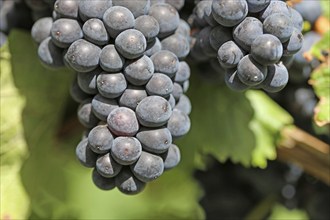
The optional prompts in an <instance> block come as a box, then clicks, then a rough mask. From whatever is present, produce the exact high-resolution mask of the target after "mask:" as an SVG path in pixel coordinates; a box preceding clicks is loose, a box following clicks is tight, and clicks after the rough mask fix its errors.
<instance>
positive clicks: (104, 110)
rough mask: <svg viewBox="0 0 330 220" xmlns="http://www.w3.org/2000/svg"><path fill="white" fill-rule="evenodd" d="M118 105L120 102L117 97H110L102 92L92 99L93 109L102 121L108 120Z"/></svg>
mask: <svg viewBox="0 0 330 220" xmlns="http://www.w3.org/2000/svg"><path fill="white" fill-rule="evenodd" d="M118 107H119V105H118V102H117V101H116V100H115V99H108V98H105V97H103V96H101V95H100V94H97V95H96V96H94V98H93V100H92V111H93V113H94V115H95V116H96V117H97V118H99V119H100V120H102V121H107V118H108V115H109V114H110V112H112V110H114V109H116V108H118Z"/></svg>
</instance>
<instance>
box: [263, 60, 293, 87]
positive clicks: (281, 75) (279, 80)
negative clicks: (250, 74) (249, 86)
mask: <svg viewBox="0 0 330 220" xmlns="http://www.w3.org/2000/svg"><path fill="white" fill-rule="evenodd" d="M288 81H289V73H288V70H287V69H286V67H285V66H284V65H283V64H282V63H279V64H274V65H270V66H268V74H267V77H266V79H265V81H264V82H263V83H262V88H263V89H264V90H265V91H267V92H279V91H281V90H282V89H283V88H284V87H285V86H286V84H287V83H288Z"/></svg>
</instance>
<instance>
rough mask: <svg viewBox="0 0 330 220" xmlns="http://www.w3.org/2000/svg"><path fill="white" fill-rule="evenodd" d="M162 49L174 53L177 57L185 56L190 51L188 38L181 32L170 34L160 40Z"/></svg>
mask: <svg viewBox="0 0 330 220" xmlns="http://www.w3.org/2000/svg"><path fill="white" fill-rule="evenodd" d="M161 44H162V50H168V51H171V52H172V53H174V54H175V55H176V56H177V57H178V58H179V59H182V58H185V57H186V56H187V55H188V54H189V51H190V44H189V41H188V39H187V38H186V37H185V36H183V35H181V34H172V35H170V36H168V37H166V38H164V39H163V40H162V41H161Z"/></svg>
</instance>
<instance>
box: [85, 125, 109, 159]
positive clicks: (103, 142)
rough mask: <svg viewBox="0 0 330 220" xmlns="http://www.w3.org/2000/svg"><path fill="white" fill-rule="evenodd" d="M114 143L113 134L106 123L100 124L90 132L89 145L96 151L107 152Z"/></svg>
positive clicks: (99, 152)
mask: <svg viewBox="0 0 330 220" xmlns="http://www.w3.org/2000/svg"><path fill="white" fill-rule="evenodd" d="M112 145H113V136H112V134H111V132H110V130H109V128H108V127H107V126H106V125H98V126H96V127H94V128H93V129H92V130H91V131H90V132H89V134H88V146H89V148H90V149H91V150H92V151H94V152H95V153H98V154H104V153H107V152H109V150H110V149H111V147H112Z"/></svg>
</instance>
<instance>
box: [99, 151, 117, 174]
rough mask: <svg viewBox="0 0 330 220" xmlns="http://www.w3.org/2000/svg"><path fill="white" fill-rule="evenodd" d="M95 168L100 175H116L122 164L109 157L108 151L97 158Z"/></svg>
mask: <svg viewBox="0 0 330 220" xmlns="http://www.w3.org/2000/svg"><path fill="white" fill-rule="evenodd" d="M95 168H96V169H97V172H98V173H99V174H100V175H102V176H104V177H106V178H110V177H114V176H117V174H118V173H119V172H120V170H121V168H122V166H121V165H120V164H118V163H117V162H116V161H115V160H114V159H113V158H112V157H111V155H110V153H107V154H105V155H102V156H99V157H98V158H97V160H96V166H95Z"/></svg>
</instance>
